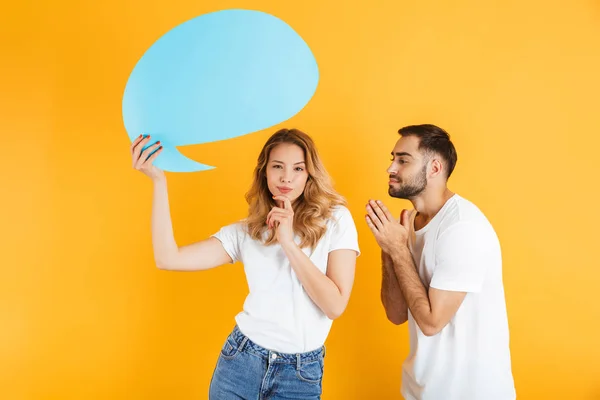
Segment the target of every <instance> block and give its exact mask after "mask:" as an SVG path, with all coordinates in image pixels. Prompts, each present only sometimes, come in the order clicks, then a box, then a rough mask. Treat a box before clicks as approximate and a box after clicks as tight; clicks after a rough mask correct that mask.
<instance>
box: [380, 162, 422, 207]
mask: <svg viewBox="0 0 600 400" xmlns="http://www.w3.org/2000/svg"><path fill="white" fill-rule="evenodd" d="M390 179H395V177H394V176H390ZM426 187H427V165H424V166H423V169H422V170H421V172H419V173H417V174H416V175H415V176H414V177H412V178H411V179H410V180H409V181H408V182H406V183H402V182H400V187H399V188H395V187H392V186H391V185H390V188H389V189H388V193H389V195H390V196H391V197H395V198H397V199H407V200H410V199H413V198H415V197H417V196H418V195H419V194H421V193H422V192H423V191H424V190H425V188H426Z"/></svg>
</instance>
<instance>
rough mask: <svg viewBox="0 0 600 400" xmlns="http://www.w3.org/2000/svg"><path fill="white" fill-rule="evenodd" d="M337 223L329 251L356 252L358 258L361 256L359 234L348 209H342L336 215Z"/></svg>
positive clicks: (334, 226)
mask: <svg viewBox="0 0 600 400" xmlns="http://www.w3.org/2000/svg"><path fill="white" fill-rule="evenodd" d="M335 217H336V221H335V222H334V223H333V230H332V235H331V242H330V243H331V244H330V247H329V251H330V252H331V251H334V250H341V249H347V250H354V251H356V254H357V257H358V256H359V255H360V249H359V247H358V232H357V231H356V225H355V224H354V219H353V218H352V214H351V213H350V210H348V209H347V208H346V207H340V208H339V209H338V211H337V212H336V213H335Z"/></svg>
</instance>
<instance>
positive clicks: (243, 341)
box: [238, 335, 248, 351]
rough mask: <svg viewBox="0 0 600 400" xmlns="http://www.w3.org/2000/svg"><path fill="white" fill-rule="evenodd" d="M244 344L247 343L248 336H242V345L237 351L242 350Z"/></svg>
mask: <svg viewBox="0 0 600 400" xmlns="http://www.w3.org/2000/svg"><path fill="white" fill-rule="evenodd" d="M246 342H248V336H246V335H244V339H242V343H240V347H239V349H238V351H242V350H244V346H245V345H246Z"/></svg>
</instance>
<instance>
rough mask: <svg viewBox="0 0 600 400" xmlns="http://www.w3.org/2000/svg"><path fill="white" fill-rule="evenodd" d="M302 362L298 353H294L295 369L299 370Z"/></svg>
mask: <svg viewBox="0 0 600 400" xmlns="http://www.w3.org/2000/svg"><path fill="white" fill-rule="evenodd" d="M301 366H302V362H301V361H300V353H296V369H300V367H301Z"/></svg>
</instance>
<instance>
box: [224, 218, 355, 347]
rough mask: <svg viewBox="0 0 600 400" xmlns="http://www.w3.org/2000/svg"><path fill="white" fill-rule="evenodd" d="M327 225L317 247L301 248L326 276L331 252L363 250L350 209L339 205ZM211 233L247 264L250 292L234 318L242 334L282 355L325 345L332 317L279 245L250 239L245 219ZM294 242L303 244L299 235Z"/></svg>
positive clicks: (234, 255) (232, 257) (233, 254)
mask: <svg viewBox="0 0 600 400" xmlns="http://www.w3.org/2000/svg"><path fill="white" fill-rule="evenodd" d="M326 224H327V230H326V232H325V234H324V235H323V237H322V238H321V240H320V241H319V242H318V243H317V246H316V247H315V248H314V250H311V249H310V248H303V249H302V251H303V252H304V253H305V254H306V255H307V256H309V258H310V260H311V261H312V262H313V264H315V266H316V267H317V268H318V269H319V270H320V271H321V272H323V273H324V274H325V273H326V272H327V261H328V259H329V253H330V252H332V251H334V250H340V249H350V250H354V251H356V252H357V255H359V254H360V251H359V247H358V236H357V231H356V226H355V224H354V220H353V219H352V215H351V214H350V211H349V210H348V209H347V208H346V207H344V206H337V207H336V208H335V209H334V210H333V214H332V218H331V219H330V220H329V221H327V223H326ZM212 236H213V237H216V238H217V239H219V240H220V241H221V243H222V244H223V248H224V249H225V251H226V252H227V254H229V256H230V257H231V259H232V260H233V262H234V263H235V262H237V261H240V262H242V263H243V264H244V270H245V273H246V280H247V281H248V288H249V294H248V296H247V297H246V300H245V302H244V306H243V311H241V312H240V313H239V314H238V315H237V316H236V317H235V320H236V322H237V325H238V327H239V329H240V331H242V333H244V334H245V335H246V336H248V338H249V339H250V340H252V341H253V342H254V343H256V344H258V345H259V346H262V347H264V348H267V349H269V350H274V351H278V352H281V353H303V352H307V351H311V350H315V349H318V348H319V347H321V346H322V345H323V344H324V343H325V339H326V338H327V335H328V334H329V330H330V329H331V324H332V322H333V321H332V320H331V319H329V318H328V317H327V316H326V315H325V314H324V313H323V311H321V309H320V308H319V307H318V306H317V305H316V304H315V303H314V302H313V301H312V299H311V298H310V297H309V296H308V294H307V293H306V291H305V290H304V287H303V286H302V284H301V283H300V280H299V279H298V277H297V276H296V273H295V272H294V270H293V268H292V267H291V265H290V262H289V260H288V258H287V256H286V255H285V252H284V251H283V249H282V247H281V245H280V244H279V243H275V244H273V245H270V246H265V245H264V244H262V243H260V242H259V241H256V240H254V239H252V237H251V236H250V235H249V234H248V233H247V230H246V227H245V224H244V223H243V221H239V222H237V223H234V224H231V225H228V226H225V227H223V228H221V230H219V232H217V233H215V234H214V235H212ZM266 236H267V233H266V232H265V237H266ZM295 241H296V243H297V244H299V243H300V238H299V237H297V236H296V238H295Z"/></svg>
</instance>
